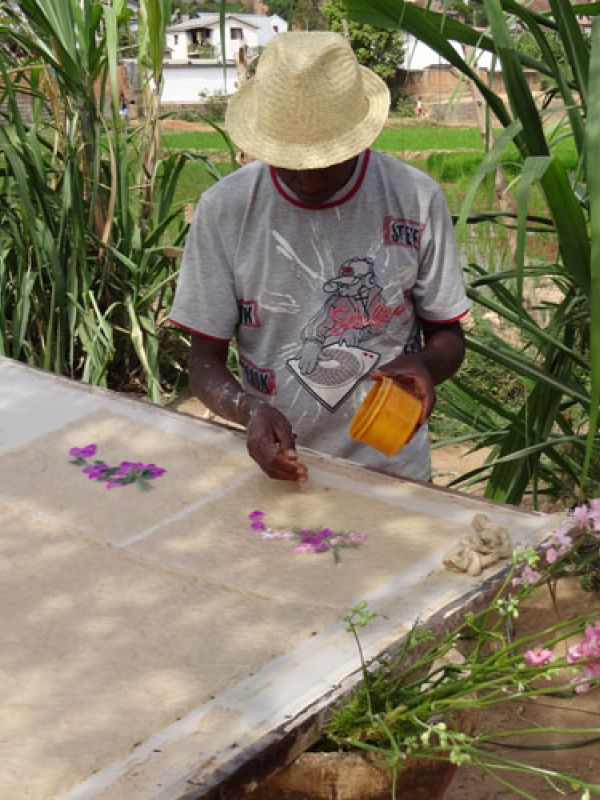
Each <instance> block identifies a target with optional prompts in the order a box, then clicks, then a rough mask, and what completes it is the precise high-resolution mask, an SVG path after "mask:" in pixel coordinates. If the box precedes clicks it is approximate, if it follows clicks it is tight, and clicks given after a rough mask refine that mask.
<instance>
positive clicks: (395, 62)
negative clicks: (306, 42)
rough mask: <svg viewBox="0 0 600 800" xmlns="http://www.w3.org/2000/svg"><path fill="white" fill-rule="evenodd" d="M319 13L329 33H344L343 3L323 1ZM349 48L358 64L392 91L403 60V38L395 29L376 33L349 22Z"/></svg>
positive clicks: (329, 0)
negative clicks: (380, 79)
mask: <svg viewBox="0 0 600 800" xmlns="http://www.w3.org/2000/svg"><path fill="white" fill-rule="evenodd" d="M321 13H322V14H323V16H324V17H325V19H326V20H327V23H328V27H329V30H331V31H337V32H338V33H344V19H345V18H346V10H345V6H344V3H343V1H342V0H325V2H323V4H322V6H321ZM348 34H349V38H350V44H351V45H352V49H353V50H354V52H355V53H356V57H357V59H358V61H359V63H360V64H362V65H363V66H364V67H369V69H372V70H373V72H376V73H377V75H379V77H380V78H383V80H384V81H385V82H386V83H387V84H388V86H390V88H393V85H394V79H396V78H397V76H398V73H399V71H400V68H401V65H402V62H403V59H404V36H403V35H402V33H400V32H399V31H398V30H377V29H376V28H373V27H372V26H371V25H361V24H360V23H358V22H354V21H349V22H348Z"/></svg>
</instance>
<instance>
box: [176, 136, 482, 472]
mask: <svg viewBox="0 0 600 800" xmlns="http://www.w3.org/2000/svg"><path fill="white" fill-rule="evenodd" d="M468 308H469V301H468V299H467V297H466V295H465V290H464V286H463V280H462V275H461V271H460V268H459V266H458V262H457V257H456V251H455V245H454V233H453V229H452V221H451V219H450V216H449V213H448V209H447V206H446V203H445V200H444V197H443V195H442V192H441V189H440V188H439V186H438V185H437V184H436V183H435V182H434V181H432V180H431V179H430V178H429V177H428V176H427V175H425V174H424V173H422V172H420V171H419V170H416V169H414V168H412V167H409V166H407V165H406V164H403V163H402V162H400V161H397V160H396V159H393V158H390V157H388V156H385V155H383V154H381V153H378V152H375V151H366V152H365V153H363V154H362V155H361V156H360V158H359V161H358V164H357V166H356V169H355V170H354V174H353V176H352V179H351V181H350V182H349V183H348V184H346V186H344V187H343V188H342V189H341V190H340V191H339V192H338V193H337V195H334V197H333V198H330V200H329V201H328V202H327V203H325V204H324V205H323V206H320V207H319V208H310V207H306V206H304V205H303V204H302V203H301V202H300V201H299V200H298V199H297V198H296V197H295V195H293V193H292V192H291V191H290V190H289V189H288V188H287V187H286V186H285V185H284V184H282V183H281V182H280V181H279V180H278V178H277V176H276V174H275V171H274V170H273V169H271V168H269V167H268V166H267V165H265V164H263V163H261V162H253V163H252V164H249V165H248V166H247V167H244V168H243V169H240V170H238V171H237V172H235V173H233V174H232V175H230V176H228V177H226V178H224V179H223V180H221V181H219V183H217V184H216V185H215V186H213V187H212V188H211V189H210V190H208V191H206V192H204V194H203V195H202V197H201V199H200V202H199V203H198V207H197V209H196V214H195V217H194V221H193V223H192V226H191V228H190V232H189V235H188V238H187V241H186V245H185V250H184V254H183V261H182V268H181V275H180V278H179V283H178V286H177V292H176V296H175V302H174V306H173V309H172V311H171V315H170V318H171V320H172V321H173V322H174V323H176V324H177V325H179V326H181V327H183V328H185V329H188V330H191V331H193V332H195V333H199V334H201V335H203V336H207V337H212V338H214V339H220V340H229V339H231V338H232V337H234V336H235V337H236V338H237V344H238V350H239V355H240V364H241V379H242V383H243V386H244V388H245V389H246V390H247V391H248V392H250V393H252V394H254V395H256V396H259V397H262V398H263V399H264V400H265V402H268V403H271V404H273V405H274V406H276V407H277V408H279V409H280V410H281V411H282V412H283V413H284V414H285V415H286V417H287V418H288V420H289V421H290V423H291V425H292V428H293V430H294V432H295V433H296V435H297V442H298V444H300V445H304V446H306V447H311V448H313V449H315V450H319V451H321V452H325V453H330V454H332V455H335V456H340V457H343V458H347V459H350V460H352V461H355V462H358V463H360V464H364V465H366V466H371V467H375V468H378V469H382V470H385V471H386V472H389V473H392V474H396V475H401V476H405V477H409V478H417V479H421V480H427V479H429V477H430V472H431V467H430V453H429V441H428V433H427V426H423V427H422V428H421V429H420V430H419V431H418V432H417V434H416V435H415V436H414V437H413V439H412V440H411V441H410V442H409V443H408V444H407V445H406V446H405V447H403V448H402V449H401V450H400V452H399V453H398V454H397V455H396V456H394V457H393V458H388V457H386V456H384V455H383V454H381V453H379V452H378V451H377V450H374V449H372V448H370V447H368V446H366V445H364V444H361V443H359V442H356V441H354V440H353V439H351V438H350V436H349V434H348V426H349V424H350V421H351V419H352V417H353V415H354V412H355V411H356V409H357V408H358V406H359V405H360V403H361V401H362V399H363V397H364V396H365V394H366V392H367V391H368V389H369V388H370V386H371V385H372V383H371V381H370V380H368V375H369V373H370V372H371V371H372V370H373V369H374V368H375V367H376V366H382V365H384V364H386V363H387V362H389V361H391V360H392V359H394V358H396V357H397V356H398V355H400V354H401V353H403V352H414V351H416V350H418V349H419V348H420V340H421V336H420V325H419V318H421V319H424V320H428V321H431V322H434V323H435V322H447V321H451V320H456V319H459V318H460V317H462V316H464V314H466V312H467V310H468Z"/></svg>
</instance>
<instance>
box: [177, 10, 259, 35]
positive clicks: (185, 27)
mask: <svg viewBox="0 0 600 800" xmlns="http://www.w3.org/2000/svg"><path fill="white" fill-rule="evenodd" d="M272 18H273V17H267V16H265V15H264V14H225V19H226V20H235V21H236V22H239V23H240V24H241V25H247V26H248V27H250V28H255V29H256V30H258V29H259V28H262V27H264V26H265V24H266V23H268V22H270V21H271V19H272ZM220 21H221V17H220V16H219V14H198V15H197V16H196V17H192V18H191V19H186V20H185V22H177V23H176V24H175V25H169V27H168V28H167V31H168V32H169V33H177V32H178V31H191V30H195V29H196V28H211V27H212V26H213V25H218V24H220Z"/></svg>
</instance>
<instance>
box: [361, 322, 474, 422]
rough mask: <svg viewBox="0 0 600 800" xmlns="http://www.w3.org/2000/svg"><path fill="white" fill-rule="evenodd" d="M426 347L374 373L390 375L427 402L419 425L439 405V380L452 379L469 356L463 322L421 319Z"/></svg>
mask: <svg viewBox="0 0 600 800" xmlns="http://www.w3.org/2000/svg"><path fill="white" fill-rule="evenodd" d="M421 325H422V328H423V338H424V340H425V346H424V347H423V349H422V350H421V351H420V352H418V353H406V354H405V355H402V356H399V357H398V358H395V359H394V360H393V361H390V363H389V364H385V365H384V366H383V367H380V368H379V369H378V370H376V371H375V372H373V374H372V375H371V377H372V378H377V377H378V376H379V377H381V376H382V375H387V376H389V377H390V378H393V379H394V380H395V381H396V382H397V383H399V384H400V386H402V388H403V389H406V390H407V391H409V392H411V393H412V394H414V395H415V396H416V397H418V398H419V399H420V400H421V401H422V403H423V412H422V413H421V419H420V420H419V424H421V425H422V424H423V423H424V422H426V421H427V419H428V418H429V415H430V414H431V412H432V411H433V407H434V405H435V389H434V386H437V384H438V383H442V382H443V381H445V380H447V379H448V378H450V377H451V376H452V375H454V373H455V372H456V370H457V369H458V368H459V367H460V365H461V363H462V360H463V358H464V355H465V339H464V336H463V332H462V330H461V327H460V323H459V322H440V323H432V322H427V321H425V320H421Z"/></svg>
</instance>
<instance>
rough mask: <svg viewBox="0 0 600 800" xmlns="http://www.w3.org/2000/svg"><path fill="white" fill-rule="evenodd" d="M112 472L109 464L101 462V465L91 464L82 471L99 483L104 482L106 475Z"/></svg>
mask: <svg viewBox="0 0 600 800" xmlns="http://www.w3.org/2000/svg"><path fill="white" fill-rule="evenodd" d="M109 470H110V467H109V466H108V464H105V463H104V462H100V463H99V464H89V465H88V466H87V467H84V468H83V469H82V470H81V471H82V472H85V474H86V475H87V476H88V478H89V479H90V480H91V481H98V480H103V478H104V477H105V476H106V473H107V472H108V471H109Z"/></svg>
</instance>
